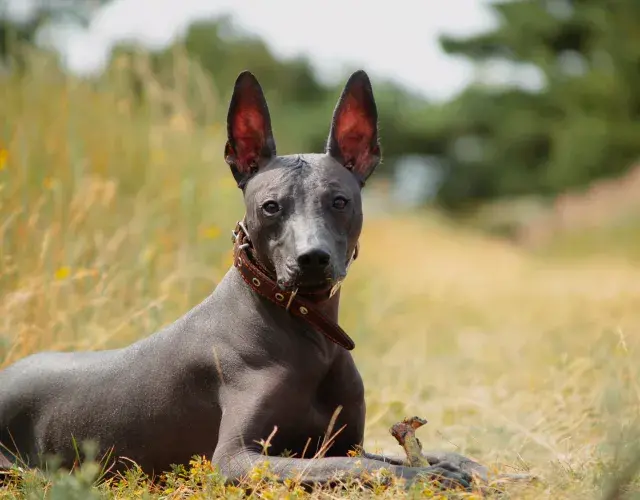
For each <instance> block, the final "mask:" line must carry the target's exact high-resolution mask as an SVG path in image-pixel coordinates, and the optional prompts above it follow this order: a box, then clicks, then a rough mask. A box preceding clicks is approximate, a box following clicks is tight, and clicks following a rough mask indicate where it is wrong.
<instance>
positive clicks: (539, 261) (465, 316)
mask: <svg viewBox="0 0 640 500" xmlns="http://www.w3.org/2000/svg"><path fill="white" fill-rule="evenodd" d="M27 61H28V66H27V68H26V70H25V72H24V74H21V75H13V76H5V77H3V78H2V79H1V80H0V95H1V96H2V98H1V99H0V117H2V120H1V122H0V125H1V127H0V148H2V150H3V151H4V152H3V153H0V366H6V365H8V364H10V363H12V362H14V361H16V360H17V359H19V358H21V357H23V356H26V355H28V354H30V353H33V352H36V351H40V350H45V349H53V350H67V349H103V348H111V347H118V346H123V345H127V344H129V343H131V342H133V341H134V340H136V339H138V338H141V337H143V336H145V335H148V334H150V333H152V332H153V331H155V330H156V329H158V328H159V327H160V326H162V325H164V324H167V323H169V322H171V321H173V320H175V319H176V318H178V317H179V316H180V315H181V314H183V313H184V312H186V311H187V310H188V309H189V308H190V307H192V306H193V305H195V304H197V303H198V302H199V301H200V300H202V299H203V298H204V297H205V295H206V294H208V293H209V292H210V291H211V290H212V289H213V288H214V287H215V285H216V283H217V282H218V280H219V279H220V278H221V276H222V275H223V274H224V273H225V272H226V270H227V268H228V266H229V265H230V245H231V244H230V240H229V237H228V235H229V229H230V228H232V227H233V224H234V223H235V221H236V220H237V219H238V218H239V217H241V216H242V202H241V195H240V192H239V191H238V189H237V188H236V187H235V184H234V183H233V180H232V178H231V175H230V173H229V171H228V167H227V166H226V165H225V164H224V162H223V161H222V150H223V144H224V135H223V134H224V126H223V124H221V123H218V122H216V121H215V118H214V117H215V116H219V114H218V113H217V111H219V107H220V106H226V103H221V102H219V101H218V100H217V98H216V92H215V90H214V86H213V83H212V82H210V81H208V80H207V78H206V77H205V76H204V75H203V74H202V72H201V71H200V70H199V69H198V67H197V66H196V65H194V64H193V63H192V62H190V61H189V60H188V59H187V58H186V57H185V58H176V62H175V68H174V71H173V73H172V74H171V78H170V79H169V80H165V81H162V82H161V81H158V80H157V79H156V78H155V77H154V76H153V73H152V72H151V71H150V70H149V68H148V61H146V59H145V57H144V56H136V57H133V58H122V59H120V60H119V61H117V62H116V63H115V64H114V65H113V66H112V67H111V68H110V70H109V71H108V72H107V74H105V75H104V76H102V77H100V78H99V79H97V80H95V81H82V80H79V79H76V78H73V77H71V76H69V75H66V74H64V73H63V72H61V71H60V70H59V68H58V66H57V64H56V63H55V61H54V60H52V59H51V58H50V57H49V56H47V55H44V54H41V53H38V52H33V53H31V54H30V55H29V57H28V58H27ZM134 76H135V78H136V79H138V80H139V81H141V82H142V85H143V88H144V90H145V91H144V92H143V93H142V94H136V93H134V91H133V90H132V87H131V85H129V84H128V82H130V81H131V79H132V77H134ZM194 110H197V112H198V113H197V114H198V116H200V117H202V116H204V117H205V122H206V125H204V126H203V125H202V124H196V123H195V121H194V119H193V116H194V114H195V113H194ZM203 113H204V115H203ZM330 113H331V110H327V120H328V119H329V116H330ZM275 132H276V134H277V133H278V131H277V130H276V131H275ZM362 243H363V245H362V247H363V250H362V255H361V258H360V259H359V260H358V261H357V262H356V263H355V265H354V267H353V271H352V275H351V276H350V277H349V280H348V281H347V283H346V285H345V292H344V294H343V296H344V300H343V306H342V312H341V322H342V324H343V326H344V327H345V328H346V329H347V331H349V332H350V333H351V334H352V335H353V336H354V338H355V340H356V343H357V345H358V347H357V348H356V350H355V357H356V361H357V363H358V365H359V367H360V369H361V371H362V374H363V376H364V379H365V384H366V386H367V402H368V416H367V433H366V442H365V444H366V446H367V447H368V448H370V449H372V450H375V449H378V450H380V451H386V452H392V453H395V454H398V453H399V452H400V451H401V450H400V449H399V448H397V446H395V445H394V444H393V442H392V439H391V437H390V436H389V433H388V430H387V429H388V428H389V426H390V425H391V424H393V423H394V422H395V421H397V420H398V419H400V418H402V417H404V416H407V415H413V414H417V415H420V416H424V417H426V418H427V419H428V420H429V424H428V425H427V426H426V428H425V430H424V431H421V433H422V435H421V439H422V441H423V442H424V443H425V444H426V446H429V447H432V448H445V449H451V450H457V451H459V452H461V453H466V454H470V455H472V456H474V457H476V458H477V459H479V460H481V461H483V462H485V463H487V464H490V465H495V466H496V467H497V468H500V469H502V470H508V469H510V468H516V469H524V470H531V471H532V472H534V473H535V474H537V475H538V476H539V477H540V481H539V482H538V483H536V484H534V485H529V486H527V487H525V488H524V489H522V487H515V486H514V487H511V489H510V490H509V489H508V490H509V491H511V492H512V494H513V496H514V497H518V498H593V497H597V496H601V495H603V496H605V495H608V497H609V498H614V497H616V496H615V495H617V497H621V495H623V494H626V493H625V492H626V491H628V490H630V491H632V492H635V495H640V488H639V487H638V483H637V482H636V483H634V479H633V478H634V473H633V469H629V468H627V469H625V467H626V465H627V464H631V465H633V460H634V456H635V455H634V452H635V449H634V448H633V446H631V445H634V444H635V443H636V439H635V438H634V436H635V434H634V432H635V428H636V420H637V418H638V412H639V410H640V363H639V361H640V359H639V357H638V335H639V333H640V332H639V327H640V315H639V314H638V310H639V309H638V303H639V302H638V301H639V299H640V270H638V269H637V268H636V267H635V266H633V265H631V264H630V263H628V262H627V261H624V260H620V259H617V258H615V257H608V256H607V255H606V254H603V255H602V256H600V257H597V258H591V259H587V258H581V259H569V260H567V259H565V260H562V261H559V260H554V259H553V258H552V257H550V256H546V257H534V256H531V255H527V254H525V253H523V251H521V250H519V249H517V248H515V247H512V246H510V245H509V244H508V243H505V242H502V241H498V240H492V239H489V238H487V237H484V236H482V235H478V234H473V233H470V232H465V231H462V230H458V229H454V228H453V226H451V225H449V224H448V223H446V221H443V220H441V219H438V218H436V217H434V216H433V215H432V214H429V213H420V214H401V213H399V214H395V215H390V216H386V217H384V216H378V217H377V218H372V219H367V220H366V222H365V231H364V234H363V239H362ZM0 390H1V388H0ZM630 447H631V449H630ZM396 448H397V449H396ZM629 467H631V466H629ZM629 470H631V473H629ZM194 471H195V472H194ZM176 474H177V475H176V476H172V478H171V480H170V481H169V486H167V490H165V491H160V490H158V489H153V487H152V486H151V485H149V484H148V483H147V482H145V481H144V480H143V479H141V478H140V476H139V475H138V476H136V475H135V474H133V476H131V477H129V478H125V479H124V480H123V481H121V482H120V483H118V484H112V485H106V486H102V487H101V488H100V489H93V490H90V491H91V492H92V493H91V494H92V495H95V496H96V497H108V496H111V497H117V498H130V497H143V496H144V495H147V497H150V496H164V497H172V498H178V497H186V496H190V495H197V494H198V492H200V493H199V494H201V495H208V496H209V497H211V496H215V495H228V496H233V495H236V496H237V495H240V494H241V493H240V492H239V491H238V490H228V489H224V487H223V486H221V483H220V482H219V481H218V479H216V478H217V476H215V473H214V472H212V471H211V470H210V468H209V466H208V465H207V464H204V465H203V463H202V462H194V465H193V468H192V469H191V471H186V470H184V471H182V472H180V471H177V473H176ZM625 474H626V475H625ZM73 477H75V479H73V480H71V479H69V476H64V475H62V476H46V477H41V478H40V479H37V478H35V479H34V476H32V475H28V474H27V475H26V476H25V478H24V483H23V486H22V487H21V489H16V488H14V489H9V490H7V489H5V490H4V492H2V490H0V497H2V495H3V494H4V495H7V496H13V495H17V496H20V497H24V498H26V497H30V495H32V494H33V495H36V496H38V495H40V496H41V494H42V492H43V491H45V490H46V491H48V492H49V494H50V495H51V496H54V497H55V496H56V495H59V496H60V498H65V495H66V498H72V497H74V498H75V497H76V496H77V497H78V498H87V495H88V494H89V493H87V492H88V491H89V490H87V488H88V486H86V485H85V486H82V485H83V484H85V483H86V481H87V479H86V477H84V476H81V477H76V476H73ZM83 478H84V479H83ZM83 481H84V482H83ZM88 484H90V481H89V483H88ZM265 484H266V483H265ZM74 488H76V489H78V488H80V489H79V490H77V491H76V490H74ZM83 488H84V489H83ZM207 488H209V489H207ZM270 488H271V487H270V486H269V487H268V486H264V485H263V486H261V487H260V488H257V489H256V490H255V491H254V496H259V497H265V498H268V497H269V495H271V497H274V496H275V497H279V496H282V495H284V494H285V490H283V489H278V488H276V487H275V486H274V487H272V488H271V489H270ZM634 488H635V489H634ZM72 491H76V493H73V495H75V496H73V495H72V493H70V492H72ZM78 491H79V492H80V493H78ZM287 491H288V490H287ZM56 492H57V493H56ZM612 492H613V493H612ZM376 493H377V494H379V495H380V496H386V497H389V498H394V497H397V496H398V495H399V491H398V490H394V489H391V490H389V489H384V488H380V489H377V490H376ZM287 494H289V495H295V496H304V493H303V492H301V491H298V490H295V491H288V493H287ZM83 495H84V497H83ZM332 495H333V497H335V496H339V495H345V496H349V495H350V496H360V495H365V496H366V493H364V492H361V491H359V490H357V489H353V490H350V491H346V492H341V493H333V494H332ZM612 495H614V496H612Z"/></svg>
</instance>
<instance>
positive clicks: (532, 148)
mask: <svg viewBox="0 0 640 500" xmlns="http://www.w3.org/2000/svg"><path fill="white" fill-rule="evenodd" d="M72 3H74V2H64V3H63V4H64V5H66V6H67V11H66V12H63V14H65V15H68V13H69V12H68V11H69V6H70V5H71V4H72ZM90 3H91V5H92V6H95V5H96V2H95V1H94V2H90ZM98 3H99V2H98ZM75 4H77V5H88V4H89V2H88V1H87V0H84V1H83V0H75ZM43 5H47V3H46V2H45V3H44V4H43ZM50 5H55V4H50ZM491 9H492V10H493V11H494V13H495V14H496V18H497V21H498V22H497V25H496V27H495V28H494V29H493V30H490V31H488V32H485V33H482V34H479V35H474V36H470V37H465V38H451V37H443V38H442V39H441V45H442V47H443V49H444V50H445V51H446V52H448V53H450V54H452V55H456V56H461V57H465V58H467V59H469V60H472V61H474V62H477V63H478V64H479V65H482V64H484V63H486V62H487V61H509V62H511V63H513V64H519V65H522V64H526V65H529V66H532V67H535V68H537V70H538V71H539V72H540V73H541V75H542V76H543V81H544V85H543V86H542V88H541V89H538V90H535V91H534V90H527V89H524V88H521V87H517V86H507V85H483V84H481V83H479V82H474V83H472V84H471V85H470V86H469V87H468V88H467V89H466V90H465V91H463V92H462V93H461V94H460V95H458V96H456V97H455V98H453V99H452V100H450V101H449V102H446V103H434V102H429V101H427V100H426V99H424V98H422V97H420V96H418V95H415V94H413V93H411V92H409V91H408V90H406V89H404V88H402V87H400V86H398V85H397V84H393V83H391V82H388V81H387V82H384V81H383V82H381V81H378V79H376V81H374V86H375V91H376V98H377V101H378V106H379V114H380V127H381V136H382V141H383V148H384V149H383V152H384V156H385V160H386V161H385V163H386V165H385V167H384V168H381V169H380V170H381V173H385V172H386V173H387V174H389V173H391V172H392V170H393V167H394V165H395V163H396V161H397V160H398V159H399V158H401V157H402V156H404V155H424V156H429V157H432V158H437V159H438V160H439V161H440V163H441V165H443V166H444V171H445V172H446V174H445V176H444V178H443V181H442V185H441V187H440V189H439V191H438V201H439V202H440V204H442V205H443V206H446V207H448V208H450V209H460V208H463V207H466V206H470V205H474V204H476V203H478V202H481V201H484V200H489V199H493V198H497V197H501V196H518V195H527V194H541V195H553V194H555V193H557V192H560V191H563V190H566V189H569V188H573V187H579V186H583V185H585V184H587V183H589V182H590V181H591V180H594V179H596V178H601V177H607V176H614V175H617V174H619V173H621V172H622V171H624V170H625V169H627V168H629V167H630V166H631V165H632V163H633V162H634V161H636V160H637V158H638V156H639V154H638V153H639V151H640V1H638V0H612V1H610V2H603V1H602V0H511V1H501V2H496V1H494V2H493V3H492V4H491ZM71 11H72V12H76V13H77V12H83V11H82V10H75V8H74V9H71ZM60 14H61V11H60V9H55V8H53V7H48V8H47V7H42V8H41V9H40V10H39V11H38V12H37V15H36V16H34V19H33V20H31V21H29V22H28V23H23V24H20V25H15V23H12V22H11V21H10V20H9V19H7V18H6V17H5V18H3V19H2V21H1V23H0V37H1V40H2V41H1V42H0V57H2V58H4V59H5V60H6V58H7V57H8V51H9V47H8V45H7V41H8V40H16V39H17V40H21V41H33V38H34V36H35V33H36V32H37V29H38V27H39V26H41V25H42V24H43V23H45V22H47V21H48V20H50V19H51V18H52V16H56V15H60ZM79 19H80V20H81V21H82V20H83V19H85V17H83V16H82V15H81V16H79ZM177 47H179V48H180V49H181V50H183V51H186V53H187V54H188V55H189V56H190V57H191V58H192V59H194V60H195V61H197V62H198V63H199V65H200V66H201V68H202V69H203V70H204V72H205V73H206V74H207V75H209V76H210V77H211V81H212V82H213V83H214V85H215V87H216V89H217V91H218V95H219V97H220V99H221V100H222V101H223V102H226V100H227V99H228V98H229V96H230V92H231V88H232V84H233V81H234V80H235V77H236V76H237V74H238V73H239V72H240V71H241V70H243V69H250V70H251V71H253V72H254V73H255V74H256V75H257V76H258V78H259V79H260V81H261V83H262V85H263V87H264V89H265V92H266V94H267V99H268V101H269V104H270V107H271V111H272V118H273V122H274V128H275V133H276V140H277V141H278V145H279V150H280V152H281V153H287V152H292V151H321V150H322V148H323V146H324V142H325V139H326V136H327V133H328V127H329V119H330V116H331V109H332V108H333V106H334V104H335V101H336V99H337V96H338V94H339V91H340V85H337V86H331V85H327V84H324V83H321V82H320V81H319V80H318V78H317V77H316V75H315V74H314V71H313V68H312V66H311V64H310V62H309V61H308V60H306V59H304V58H297V59H290V60H280V59H278V58H276V57H275V56H274V54H273V53H272V52H271V51H270V50H269V48H268V47H267V45H266V44H265V43H264V42H263V41H262V40H260V39H259V38H257V37H254V36H250V35H248V34H246V33H242V32H240V31H238V30H237V29H235V28H234V26H233V24H232V23H231V22H230V21H229V20H228V19H224V18H223V19H217V20H206V21H200V22H197V23H195V24H193V25H192V26H191V27H190V29H189V30H188V32H187V33H186V35H185V36H184V37H183V39H182V40H179V41H177V42H176V46H175V47H169V48H167V49H166V50H163V51H160V52H157V53H154V54H152V57H151V60H152V70H153V72H154V73H155V74H156V75H157V77H158V78H160V79H162V78H164V77H166V76H167V75H166V73H167V72H168V71H170V68H171V67H173V66H172V65H171V64H169V63H170V62H171V59H172V58H173V57H175V55H176V53H177V52H176V50H175V49H176V48H177ZM136 50H137V49H136V48H135V47H132V46H121V47H118V48H117V49H116V50H115V51H114V53H113V56H112V57H113V59H112V61H115V60H116V59H117V57H118V56H120V55H122V54H123V53H131V52H135V51H136ZM365 69H366V68H365ZM434 78H437V75H434ZM130 83H131V85H132V86H134V87H136V88H137V91H138V92H139V93H142V92H145V88H144V86H143V85H141V82H136V81H135V80H132V81H131V82H130ZM219 108H220V109H219V110H218V113H219V115H218V116H217V119H221V118H224V113H226V109H224V106H220V107H219ZM193 111H194V113H195V116H196V118H199V119H200V120H202V121H206V117H205V115H202V116H199V115H198V110H197V109H196V110H193Z"/></svg>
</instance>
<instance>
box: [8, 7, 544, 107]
mask: <svg viewBox="0 0 640 500" xmlns="http://www.w3.org/2000/svg"><path fill="white" fill-rule="evenodd" d="M0 1H1V0H0ZM36 1H37V0H10V4H9V5H10V10H11V11H12V13H13V15H14V16H19V15H25V14H26V12H28V11H29V8H30V6H31V5H33V4H34V3H35V2H36ZM221 14H230V15H231V16H232V19H233V20H234V22H235V23H236V25H237V26H239V27H241V28H243V29H244V30H246V31H248V32H251V33H254V34H257V35H259V36H260V37H262V38H263V39H264V40H265V42H266V43H267V44H268V45H269V47H270V48H271V49H272V50H273V51H274V52H275V54H276V55H280V56H284V57H287V56H295V55H300V54H304V55H307V56H308V57H309V58H310V60H311V62H312V63H313V65H314V67H315V68H316V69H317V73H318V76H319V77H320V78H321V79H323V80H325V81H329V82H332V81H335V80H336V79H339V78H344V76H345V75H344V73H345V70H346V69H354V68H355V67H358V68H363V69H365V70H366V71H367V72H368V73H369V74H370V75H371V77H372V79H374V80H375V78H376V77H380V78H385V79H391V80H394V81H396V82H398V83H400V84H402V85H404V86H405V87H407V88H409V89H411V90H413V91H416V92H418V93H419V94H422V95H424V96H425V97H428V98H429V99H433V100H443V99H447V98H449V97H451V96H452V95H454V94H456V93H457V92H459V91H460V90H462V88H464V86H466V85H467V84H468V83H469V81H470V80H471V79H472V78H473V76H474V74H475V73H474V70H473V67H472V66H471V65H470V64H469V63H468V62H466V61H464V60H462V59H459V58H453V57H450V56H448V55H446V54H444V53H443V52H442V50H441V49H440V47H439V45H438V37H439V35H441V34H444V33H446V34H455V35H469V34H473V33H477V32H479V31H484V30H486V29H489V28H491V27H492V26H494V24H495V20H494V18H493V15H492V13H491V11H490V9H488V8H487V1H486V0H392V1H388V0H387V1H382V0H380V1H379V2H375V1H371V0H368V1H367V0H322V1H319V0H316V1H313V0H307V1H297V2H296V1H293V0H113V1H112V2H110V3H109V4H107V5H106V6H104V7H102V8H100V9H99V10H98V12H97V13H96V15H95V17H94V18H93V20H92V22H91V24H90V26H89V28H88V29H87V30H80V29H78V28H71V27H68V28H66V29H58V30H56V32H55V33H54V34H53V36H51V37H50V38H49V39H50V40H53V42H54V43H55V45H56V46H57V47H58V48H59V50H60V51H61V53H62V54H63V55H64V60H65V61H66V64H67V65H68V67H69V68H70V69H72V70H73V71H77V72H80V73H91V72H94V71H99V70H100V69H102V68H103V67H104V64H105V62H106V61H107V59H108V54H109V50H110V48H111V47H112V46H113V44H114V43H116V42H118V41H122V40H136V41H140V42H142V43H144V44H147V45H149V46H150V47H154V48H162V47H164V46H166V45H168V44H170V43H171V42H172V41H173V40H174V39H175V38H176V37H177V36H180V35H181V34H183V33H184V32H185V30H186V29H187V27H188V25H189V24H190V23H191V22H192V21H194V20H196V19H200V18H206V17H212V16H219V15H221ZM247 69H250V68H247ZM490 74H491V75H492V77H493V78H494V79H496V80H499V81H501V82H502V81H507V80H509V81H513V80H515V81H520V82H522V81H524V83H525V84H526V83H531V82H532V80H535V75H531V74H528V75H526V74H524V75H523V74H520V73H518V74H515V73H514V71H513V70H512V69H507V68H505V67H501V66H496V67H495V68H494V69H493V70H492V71H491V72H490ZM258 76H259V75H258ZM485 77H486V72H485Z"/></svg>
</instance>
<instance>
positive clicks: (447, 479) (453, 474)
mask: <svg viewBox="0 0 640 500" xmlns="http://www.w3.org/2000/svg"><path fill="white" fill-rule="evenodd" d="M401 475H402V477H403V478H404V479H405V480H406V485H407V487H411V486H413V485H414V484H416V483H418V482H429V483H433V484H437V485H438V486H440V487H442V488H446V489H464V490H470V489H471V484H472V482H473V478H472V476H471V474H469V473H468V472H465V471H464V470H462V469H461V468H460V467H458V466H457V465H455V464H451V463H448V462H441V463H439V464H438V465H433V466H431V467H403V470H402V474H401Z"/></svg>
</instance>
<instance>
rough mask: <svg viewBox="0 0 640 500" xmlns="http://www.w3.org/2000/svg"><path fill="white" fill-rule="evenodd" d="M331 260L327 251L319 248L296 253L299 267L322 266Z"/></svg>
mask: <svg viewBox="0 0 640 500" xmlns="http://www.w3.org/2000/svg"><path fill="white" fill-rule="evenodd" d="M329 262H331V255H329V252H326V251H325V250H322V249H321V248H312V249H310V250H307V251H306V252H303V253H301V254H300V255H298V265H299V266H300V269H310V268H324V267H327V266H328V265H329Z"/></svg>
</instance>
